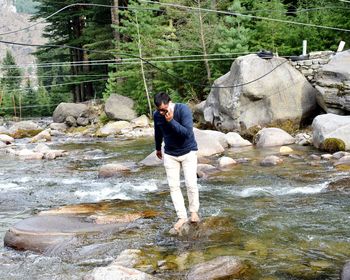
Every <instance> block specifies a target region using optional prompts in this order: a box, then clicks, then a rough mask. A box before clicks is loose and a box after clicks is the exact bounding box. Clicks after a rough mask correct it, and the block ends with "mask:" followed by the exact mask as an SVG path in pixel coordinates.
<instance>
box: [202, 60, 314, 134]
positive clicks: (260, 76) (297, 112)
mask: <svg viewBox="0 0 350 280" xmlns="http://www.w3.org/2000/svg"><path fill="white" fill-rule="evenodd" d="M286 62H287V61H286V60H285V59H284V58H277V57H275V58H272V59H269V60H265V59H261V58H259V57H258V56H257V55H253V54H252V55H247V56H243V57H239V58H238V59H236V60H235V62H234V63H233V64H232V66H231V70H230V72H228V73H227V74H225V75H224V76H222V77H220V78H218V79H217V80H216V81H215V82H214V85H213V87H214V88H213V89H212V90H211V92H210V94H209V96H208V98H207V100H206V102H205V105H204V108H203V115H204V116H203V117H204V120H205V123H204V124H203V125H211V126H214V127H215V128H217V129H219V130H225V131H244V130H245V129H247V128H248V129H249V128H250V127H254V126H256V125H267V124H271V123H274V122H275V121H279V122H281V121H285V120H291V121H293V122H295V123H297V124H299V123H300V121H301V120H303V119H305V118H308V117H310V116H311V115H313V114H314V113H315V110H316V109H317V103H316V92H317V91H316V90H315V89H314V88H313V87H312V86H311V84H310V83H309V82H308V81H307V80H306V78H305V77H304V76H303V75H302V74H301V73H300V72H299V71H298V70H296V69H294V67H293V66H291V65H290V64H289V63H286ZM253 81H254V82H253ZM241 84H244V85H243V86H238V85H241ZM232 85H236V86H235V87H232ZM215 87H217V88H215ZM202 106H203V105H202ZM200 109H202V108H198V110H200Z"/></svg>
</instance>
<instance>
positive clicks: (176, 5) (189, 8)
mask: <svg viewBox="0 0 350 280" xmlns="http://www.w3.org/2000/svg"><path fill="white" fill-rule="evenodd" d="M139 1H140V2H144V3H150V4H157V5H162V6H169V7H174V8H180V9H187V10H194V11H204V12H209V13H218V14H224V15H232V16H241V17H249V18H255V19H260V20H268V21H275V22H280V23H288V24H295V25H301V26H308V27H315V28H323V29H329V30H336V31H343V32H350V29H344V28H338V27H331V26H324V25H317V24H312V23H303V22H297V21H290V20H283V19H276V18H268V17H261V16H253V15H247V14H242V13H236V12H227V11H220V10H212V9H206V8H197V7H189V6H184V5H179V4H174V3H160V2H155V1H150V0H139Z"/></svg>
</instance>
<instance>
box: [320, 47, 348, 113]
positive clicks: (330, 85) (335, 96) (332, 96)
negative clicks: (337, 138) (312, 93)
mask: <svg viewBox="0 0 350 280" xmlns="http://www.w3.org/2000/svg"><path fill="white" fill-rule="evenodd" d="M315 78H316V89H317V90H318V93H317V102H318V104H319V105H320V106H321V107H322V109H323V110H325V111H326V112H327V113H334V114H339V115H347V114H349V112H350V87H349V86H348V85H349V83H350V50H346V51H343V52H338V53H336V54H335V56H333V57H332V58H331V60H330V61H329V62H328V63H327V64H325V65H323V67H322V68H321V69H319V71H318V73H317V75H316V77H315Z"/></svg>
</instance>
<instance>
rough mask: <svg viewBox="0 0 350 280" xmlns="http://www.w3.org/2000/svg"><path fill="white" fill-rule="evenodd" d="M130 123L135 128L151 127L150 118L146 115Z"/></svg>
mask: <svg viewBox="0 0 350 280" xmlns="http://www.w3.org/2000/svg"><path fill="white" fill-rule="evenodd" d="M130 123H131V125H132V126H133V127H148V126H149V125H150V122H149V118H148V117H147V116H146V115H142V116H140V117H138V118H136V119H133V120H131V122H130Z"/></svg>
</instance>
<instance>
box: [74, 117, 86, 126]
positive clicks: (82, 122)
mask: <svg viewBox="0 0 350 280" xmlns="http://www.w3.org/2000/svg"><path fill="white" fill-rule="evenodd" d="M88 124H89V119H88V118H83V117H79V118H77V125H80V126H87V125H88Z"/></svg>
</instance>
